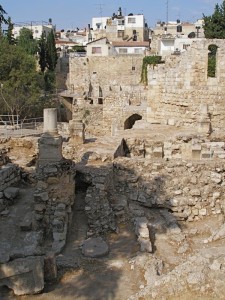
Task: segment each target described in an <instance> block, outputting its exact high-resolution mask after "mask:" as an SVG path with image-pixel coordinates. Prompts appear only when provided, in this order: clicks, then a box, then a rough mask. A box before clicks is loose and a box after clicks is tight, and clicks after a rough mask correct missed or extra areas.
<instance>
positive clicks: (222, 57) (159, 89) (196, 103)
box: [147, 40, 225, 130]
mask: <svg viewBox="0 0 225 300" xmlns="http://www.w3.org/2000/svg"><path fill="white" fill-rule="evenodd" d="M211 44H216V45H217V46H218V47H219V48H218V50H217V69H216V77H215V78H208V77H207V66H208V52H209V50H208V46H209V45H211ZM224 61H225V47H224V44H223V41H222V40H201V41H196V42H194V43H193V44H192V45H191V46H190V48H189V49H188V50H187V51H186V52H184V53H182V55H180V56H173V55H172V56H170V57H169V58H168V59H167V60H166V63H165V64H161V65H158V66H157V67H154V68H153V69H152V68H151V67H149V69H148V91H149V92H148V109H147V120H148V122H152V123H154V122H159V123H162V124H170V125H177V126H178V125H184V126H196V123H197V122H198V117H199V111H200V105H201V104H208V107H209V114H210V119H211V125H212V129H213V130H217V129H222V128H224V124H225V118H224V115H225V114H224V113H225V105H224V103H225V96H224V95H225V85H224V82H225V75H224V74H225V64H224Z"/></svg>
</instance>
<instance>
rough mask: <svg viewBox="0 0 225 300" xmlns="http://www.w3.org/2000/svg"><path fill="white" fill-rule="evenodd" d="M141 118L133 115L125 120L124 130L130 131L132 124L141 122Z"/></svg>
mask: <svg viewBox="0 0 225 300" xmlns="http://www.w3.org/2000/svg"><path fill="white" fill-rule="evenodd" d="M141 119H142V116H141V115H139V114H133V115H131V116H130V117H129V118H127V119H126V120H125V122H124V130H126V129H131V128H132V127H133V126H134V123H135V122H136V121H138V120H141Z"/></svg>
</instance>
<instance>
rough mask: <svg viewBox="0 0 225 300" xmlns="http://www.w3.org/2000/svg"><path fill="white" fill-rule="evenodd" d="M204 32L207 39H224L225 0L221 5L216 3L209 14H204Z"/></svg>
mask: <svg viewBox="0 0 225 300" xmlns="http://www.w3.org/2000/svg"><path fill="white" fill-rule="evenodd" d="M203 20H204V32H205V37H206V38H207V39H225V0H224V1H223V2H222V4H221V5H219V4H216V6H215V9H214V12H213V14H212V15H211V16H205V15H204V14H203Z"/></svg>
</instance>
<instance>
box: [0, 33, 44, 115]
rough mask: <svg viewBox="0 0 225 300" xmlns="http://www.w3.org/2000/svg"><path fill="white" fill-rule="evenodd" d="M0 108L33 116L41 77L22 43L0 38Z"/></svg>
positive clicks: (41, 80) (38, 110)
mask: <svg viewBox="0 0 225 300" xmlns="http://www.w3.org/2000/svg"><path fill="white" fill-rule="evenodd" d="M0 70H1V72H0V84H1V86H0V87H1V90H0V111H1V113H2V114H5V113H6V114H10V115H20V117H23V118H24V117H26V116H29V117H31V116H36V115H37V114H38V113H39V112H40V109H42V107H43V103H42V102H41V94H42V89H43V87H44V79H43V76H42V75H41V74H39V73H38V72H37V71H36V60H35V58H34V57H33V56H31V55H29V54H27V53H26V52H25V51H24V50H23V49H22V48H21V47H17V46H14V45H9V43H8V41H7V39H3V38H2V39H1V41H0Z"/></svg>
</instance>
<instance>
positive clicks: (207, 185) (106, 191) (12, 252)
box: [0, 40, 225, 299]
mask: <svg viewBox="0 0 225 300" xmlns="http://www.w3.org/2000/svg"><path fill="white" fill-rule="evenodd" d="M212 43H213V44H215V43H216V44H217V45H218V46H219V48H218V55H217V72H216V77H215V78H208V77H207V55H208V52H207V51H208V46H209V45H210V44H212ZM224 49H225V48H224V45H223V44H222V43H221V41H217V40H216V41H215V40H214V41H204V42H201V43H200V42H199V43H198V42H196V43H193V44H192V46H190V48H189V49H188V50H187V52H185V53H183V54H182V55H180V56H179V57H178V56H176V57H175V56H171V57H169V58H167V59H166V61H165V63H164V64H160V65H158V66H155V67H154V68H151V67H149V69H148V82H147V84H146V85H143V84H140V77H139V75H140V71H141V63H142V60H141V59H140V57H139V56H137V57H134V58H132V59H131V58H130V57H123V56H121V57H118V60H117V61H115V60H114V59H113V58H112V57H109V58H106V57H103V58H100V57H98V58H94V57H92V58H89V59H88V60H87V58H84V57H75V58H71V61H70V71H69V74H68V88H70V85H72V84H73V91H72V90H71V93H67V95H66V96H65V97H64V101H67V102H70V104H71V107H72V113H73V118H72V120H70V121H69V122H68V123H66V124H64V125H63V126H62V124H58V122H57V111H56V109H45V111H44V132H43V134H42V135H41V136H40V137H39V138H38V139H37V138H35V137H32V138H21V139H19V140H17V139H8V140H3V139H2V140H1V147H0V148H1V150H0V178H1V182H0V232H1V240H0V250H1V252H0V286H1V287H8V289H11V290H12V291H13V293H14V294H15V295H25V294H36V293H40V292H42V293H45V290H44V287H45V288H46V287H48V285H49V281H50V282H55V288H54V289H52V290H51V291H49V295H48V296H49V297H51V296H52V298H54V297H58V296H62V295H63V294H64V293H65V290H63V286H64V284H65V288H66V290H67V293H68V294H67V295H68V297H71V299H82V297H83V299H84V298H85V297H86V298H85V299H88V297H89V299H173V297H175V299H178V298H179V297H181V296H182V297H183V296H185V297H186V299H189V298H191V297H192V298H193V296H197V297H198V298H199V299H204V297H205V298H206V299H213V298H214V299H223V295H224V290H225V285H224V281H223V277H224V274H225V271H224V270H225V268H224V266H225V254H224V253H225V252H224V250H225V248H224V247H225V246H224V243H223V240H224V237H225V225H224V192H225V168H224V161H225V134H224V120H225V117H224V116H225V115H224V100H225V98H224V95H225V93H224V66H223V60H224V53H225V52H224V51H225V50H224ZM109 65H110V68H109ZM118 65H120V67H121V70H123V72H121V73H119V72H118ZM100 88H101V89H100ZM68 95H69V96H68ZM82 96H83V97H82ZM59 128H60V131H59ZM62 128H64V130H63V129H62ZM59 132H60V134H59ZM9 233H10V234H9ZM83 274H84V275H85V276H86V277H85V276H84V275H83ZM96 274H98V276H97V275H96ZM87 278H88V279H87ZM60 280H61V281H60ZM59 281H60V285H59V284H58V282H59ZM93 284H94V286H95V288H93ZM8 289H6V288H3V291H2V295H3V296H4V293H5V294H6V295H9V293H10V291H9V290H8ZM57 293H58V294H57ZM91 293H92V296H91V297H92V298H91V297H90V294H91ZM11 295H12V294H11ZM43 295H44V294H43ZM0 296H1V292H0ZM3 296H2V297H3ZM27 297H28V298H26V299H29V297H32V296H27ZM72 297H73V298H72ZM30 299H32V298H30ZM41 299H42V298H41ZM43 299H44V298H43ZM56 299H57V298H56Z"/></svg>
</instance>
